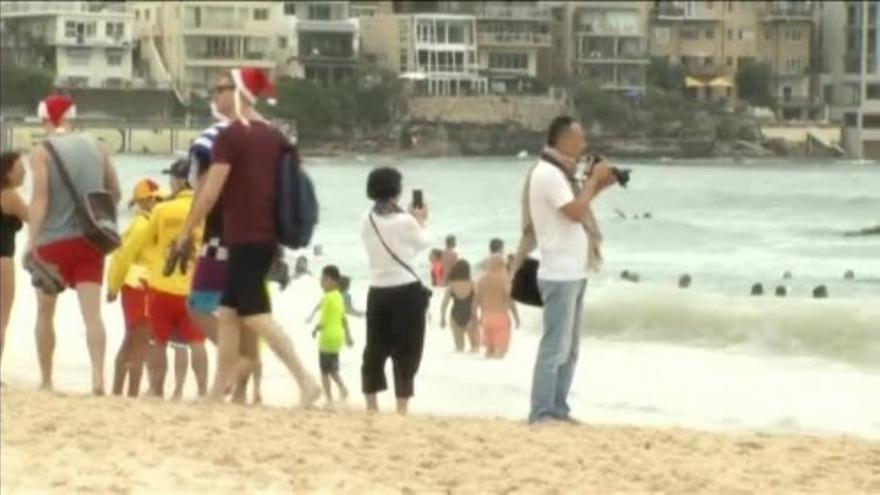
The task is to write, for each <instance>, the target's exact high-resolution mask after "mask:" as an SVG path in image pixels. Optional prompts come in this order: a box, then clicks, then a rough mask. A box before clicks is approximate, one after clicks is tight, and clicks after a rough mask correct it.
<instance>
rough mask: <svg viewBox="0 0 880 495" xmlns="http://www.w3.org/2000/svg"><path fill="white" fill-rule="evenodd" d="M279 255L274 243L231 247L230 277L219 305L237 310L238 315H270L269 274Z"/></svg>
mask: <svg viewBox="0 0 880 495" xmlns="http://www.w3.org/2000/svg"><path fill="white" fill-rule="evenodd" d="M277 252H278V247H277V246H276V245H275V244H274V243H261V244H239V245H237V246H229V264H228V265H227V266H228V270H229V275H228V279H227V281H226V290H225V291H223V299H222V300H221V301H220V305H221V306H225V307H227V308H232V309H235V310H236V311H238V315H239V316H254V315H262V314H266V313H270V312H271V311H272V306H271V305H270V304H269V293H268V292H267V291H266V275H268V273H269V268H271V267H272V262H273V261H274V260H275V256H276V254H277Z"/></svg>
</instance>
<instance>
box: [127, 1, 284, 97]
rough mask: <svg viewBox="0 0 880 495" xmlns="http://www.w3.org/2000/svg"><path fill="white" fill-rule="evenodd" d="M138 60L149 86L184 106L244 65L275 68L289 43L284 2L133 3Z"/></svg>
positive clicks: (131, 3) (130, 4)
mask: <svg viewBox="0 0 880 495" xmlns="http://www.w3.org/2000/svg"><path fill="white" fill-rule="evenodd" d="M128 5H129V9H130V10H131V12H133V14H134V22H135V25H136V36H137V40H138V42H139V45H140V46H139V52H140V60H139V62H140V63H141V64H143V65H144V66H145V67H146V68H147V72H148V74H149V77H150V79H151V82H153V83H154V84H158V85H166V84H170V85H171V86H172V87H173V88H174V90H175V91H176V92H177V93H178V97H179V98H181V99H182V100H183V101H184V102H187V101H189V98H190V97H191V96H192V95H197V96H200V97H207V96H208V93H209V90H210V88H211V87H212V86H213V85H214V84H215V82H216V80H217V77H218V76H219V75H221V74H222V73H224V72H226V71H229V70H230V69H233V68H236V67H242V66H251V67H260V68H264V69H274V68H275V66H276V63H277V61H278V59H279V58H280V57H281V56H282V55H281V54H282V53H284V52H285V51H286V50H287V43H288V40H287V38H286V36H285V34H284V31H283V30H282V29H281V23H280V22H279V21H280V18H279V16H280V15H281V12H282V11H281V8H280V6H281V4H279V3H277V2H269V1H254V2H224V1H187V2H159V1H144V2H129V3H128Z"/></svg>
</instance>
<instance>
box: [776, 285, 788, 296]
mask: <svg viewBox="0 0 880 495" xmlns="http://www.w3.org/2000/svg"><path fill="white" fill-rule="evenodd" d="M787 295H788V289H786V288H785V286H784V285H780V286H777V287H776V297H785V296H787Z"/></svg>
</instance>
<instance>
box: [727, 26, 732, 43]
mask: <svg viewBox="0 0 880 495" xmlns="http://www.w3.org/2000/svg"><path fill="white" fill-rule="evenodd" d="M727 39H728V40H732V39H733V29H730V28H727Z"/></svg>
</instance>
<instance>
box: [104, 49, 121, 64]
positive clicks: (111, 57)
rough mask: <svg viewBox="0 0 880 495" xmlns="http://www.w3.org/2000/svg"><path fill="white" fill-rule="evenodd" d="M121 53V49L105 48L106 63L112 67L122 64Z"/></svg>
mask: <svg viewBox="0 0 880 495" xmlns="http://www.w3.org/2000/svg"><path fill="white" fill-rule="evenodd" d="M122 54H123V52H122V51H121V50H107V65H109V66H112V67H118V66H120V65H122Z"/></svg>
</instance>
